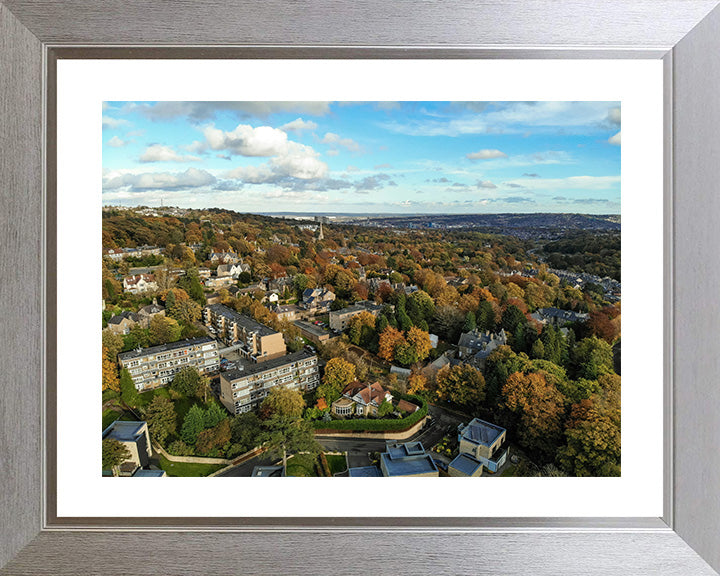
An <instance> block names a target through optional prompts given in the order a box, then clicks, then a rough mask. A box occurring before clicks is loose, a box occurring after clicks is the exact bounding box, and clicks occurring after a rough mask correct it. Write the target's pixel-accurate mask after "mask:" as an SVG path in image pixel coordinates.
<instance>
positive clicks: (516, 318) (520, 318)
mask: <svg viewBox="0 0 720 576" xmlns="http://www.w3.org/2000/svg"><path fill="white" fill-rule="evenodd" d="M526 322H527V318H525V314H523V312H522V310H520V308H518V307H517V306H515V305H514V304H510V305H509V306H508V307H507V308H506V309H505V312H503V315H502V320H501V321H500V324H502V327H503V328H504V329H505V331H506V332H508V333H509V334H514V333H515V330H516V329H517V327H518V325H519V324H525V323H526Z"/></svg>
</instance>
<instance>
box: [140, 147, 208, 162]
mask: <svg viewBox="0 0 720 576" xmlns="http://www.w3.org/2000/svg"><path fill="white" fill-rule="evenodd" d="M199 160H200V158H198V157H197V156H180V155H179V154H178V153H177V152H175V150H173V149H172V147H171V146H163V145H162V144H153V145H152V146H149V147H148V148H147V149H146V150H145V152H143V153H142V156H140V162H197V161H199Z"/></svg>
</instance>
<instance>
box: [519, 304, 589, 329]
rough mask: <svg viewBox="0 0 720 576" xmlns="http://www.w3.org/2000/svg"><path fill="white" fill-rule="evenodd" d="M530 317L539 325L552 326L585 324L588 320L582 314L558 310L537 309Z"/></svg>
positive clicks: (585, 315) (586, 316)
mask: <svg viewBox="0 0 720 576" xmlns="http://www.w3.org/2000/svg"><path fill="white" fill-rule="evenodd" d="M530 317H531V318H532V319H533V320H536V321H538V322H540V323H541V324H552V325H553V326H565V324H570V323H571V322H585V321H586V320H587V319H588V315H587V314H584V313H583V312H573V311H572V310H561V309H560V308H538V309H537V311H536V312H534V313H532V314H530Z"/></svg>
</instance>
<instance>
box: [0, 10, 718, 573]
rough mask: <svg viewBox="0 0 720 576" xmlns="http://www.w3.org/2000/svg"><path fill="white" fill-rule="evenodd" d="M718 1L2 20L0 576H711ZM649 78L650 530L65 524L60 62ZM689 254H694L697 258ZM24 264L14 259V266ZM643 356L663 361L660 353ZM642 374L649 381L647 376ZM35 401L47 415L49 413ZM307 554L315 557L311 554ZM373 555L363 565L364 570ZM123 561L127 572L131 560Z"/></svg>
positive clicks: (98, 13)
mask: <svg viewBox="0 0 720 576" xmlns="http://www.w3.org/2000/svg"><path fill="white" fill-rule="evenodd" d="M718 3H719V2H718V1H717V0H662V1H648V0H642V1H633V2H620V1H618V0H616V1H613V2H606V3H603V4H602V5H599V4H597V3H594V2H591V1H590V0H575V1H573V2H563V3H562V4H560V3H553V2H534V3H527V2H522V1H519V0H493V1H490V0H486V1H484V2H471V1H468V0H454V1H451V2H445V3H434V2H426V3H422V4H418V3H415V2H411V1H407V0H403V1H399V2H395V3H392V5H386V3H381V2H379V1H373V2H367V3H363V4H362V5H358V4H357V3H352V2H349V1H347V0H342V1H336V2H332V3H329V2H320V1H313V2H309V3H305V4H302V5H299V4H298V5H296V4H290V3H282V2H280V1H278V0H272V1H270V2H264V3H262V4H260V3H254V2H248V1H240V0H213V1H207V2H205V3H203V5H202V17H201V18H199V17H198V15H199V7H198V5H197V4H195V3H179V2H176V3H172V4H170V3H153V4H150V5H148V4H147V3H145V2H141V1H140V0H129V1H126V2H122V3H119V2H112V1H110V0H96V1H95V2H92V3H91V2H88V1H87V0H68V1H63V2H59V1H57V2H45V3H42V4H38V3H36V2H32V0H0V78H3V79H9V81H3V82H2V83H0V103H1V104H2V107H1V108H0V110H2V112H1V113H0V114H1V116H0V134H1V135H2V139H1V140H0V142H2V144H3V146H2V149H3V152H2V155H1V157H0V195H1V196H0V197H1V198H2V203H1V205H2V211H1V212H0V221H1V222H2V228H1V231H0V234H1V235H2V242H0V246H2V251H3V254H2V255H3V258H2V259H0V278H2V280H1V282H2V284H1V285H2V286H3V299H2V307H3V313H4V314H3V316H4V318H3V322H2V323H1V324H0V338H2V341H3V342H4V344H5V346H4V347H3V350H2V353H1V354H2V366H3V371H2V372H3V376H2V379H3V391H4V397H3V401H2V404H1V405H0V406H1V407H2V408H1V410H0V415H1V416H2V418H0V472H1V473H2V478H3V490H1V491H0V520H1V523H0V567H2V570H0V574H78V573H88V574H92V573H103V574H113V573H120V572H123V573H127V571H128V566H129V565H132V571H133V572H136V573H146V574H166V573H188V574H192V573H198V574H207V573H209V572H220V573H236V572H239V573H278V572H280V571H282V572H290V573H298V574H302V573H307V574H317V573H325V572H329V571H331V570H332V571H338V570H339V566H341V565H339V564H338V563H337V562H338V555H337V552H338V551H339V550H342V551H343V556H344V557H345V558H356V557H357V556H358V555H359V554H363V556H362V557H363V559H364V560H363V562H362V563H354V562H348V563H344V564H343V565H342V566H343V567H342V570H339V571H341V572H344V573H359V572H367V571H368V570H371V569H372V570H375V571H376V572H379V573H388V572H398V573H406V572H410V571H413V572H421V573H471V574H477V573H485V574H513V573H526V572H527V570H528V568H529V567H532V572H533V573H534V574H558V573H560V574H564V573H568V574H577V573H583V574H593V573H597V574H626V573H627V574H639V575H642V574H707V575H710V574H715V573H716V572H715V570H718V569H720V551H718V546H717V543H718V536H717V535H718V534H720V496H719V495H720V481H719V480H718V477H717V474H715V473H714V471H716V470H717V469H718V467H720V450H718V446H717V444H718V439H719V438H720V416H718V414H717V410H715V409H714V407H715V406H717V405H718V404H719V402H720V389H718V388H717V387H714V388H713V386H712V382H714V377H715V371H714V367H715V361H714V359H715V358H716V357H717V356H718V352H720V350H719V349H720V345H718V344H717V343H716V342H717V340H716V339H714V338H713V332H712V331H713V328H714V323H713V319H714V318H715V317H716V314H714V313H715V312H716V311H717V310H718V304H717V303H715V302H713V298H712V295H713V294H714V289H715V288H716V286H717V285H718V280H719V279H720V278H719V277H720V273H719V272H718V270H717V269H716V267H714V266H713V262H712V252H710V249H711V247H714V246H715V245H717V243H718V240H720V232H719V231H718V227H717V226H716V225H715V222H714V217H713V216H714V214H715V212H716V210H715V209H716V208H720V206H718V204H720V200H718V199H717V195H716V194H715V186H714V185H715V183H716V182H717V180H718V177H720V165H719V164H718V163H717V161H715V156H714V154H715V152H714V151H715V150H716V149H717V148H718V146H719V145H720V136H718V131H717V128H718V126H720V102H718V100H717V98H716V97H715V95H716V94H717V93H718V89H720V62H718V59H717V53H718V49H719V48H720V41H719V40H718V37H719V34H718V32H720V9H718V8H717V5H718ZM209 57H213V58H261V59H264V58H407V57H413V58H509V57H512V58H530V59H532V58H653V59H662V60H663V62H664V68H665V97H666V106H665V124H666V126H665V134H666V138H665V166H666V173H665V214H664V222H665V231H666V234H665V245H664V251H665V285H664V290H665V309H664V311H663V314H664V318H665V346H664V347H665V350H664V351H663V352H664V358H665V363H664V366H665V403H666V416H665V438H664V445H665V460H666V464H665V502H664V510H665V512H664V514H663V516H662V518H658V519H654V518H623V519H611V518H567V519H553V518H536V519H532V518H513V519H509V518H508V519H492V520H490V519H447V518H446V519H442V518H441V519H426V518H412V519H392V518H389V519H369V520H368V519H338V518H314V519H303V518H293V519H287V518H285V519H284V518H275V519H256V520H254V521H250V522H244V523H243V524H242V525H239V524H238V522H237V520H233V519H207V518H205V519H203V518H194V519H187V518H185V519H183V518H178V519H163V520H162V522H158V521H157V520H153V519H140V518H137V519H133V518H124V519H104V518H99V519H93V520H87V519H60V518H58V517H57V516H56V515H55V514H54V510H55V508H54V492H53V472H54V466H55V462H54V459H53V457H52V455H53V449H52V447H53V438H54V431H55V426H56V415H55V412H54V410H53V409H52V408H53V405H52V393H51V392H52V373H53V366H54V361H55V358H54V346H53V342H54V340H55V337H56V328H57V327H56V326H54V323H53V317H54V306H55V304H54V299H53V297H52V295H53V286H55V284H56V281H57V280H58V277H57V271H56V269H55V267H54V265H53V264H54V252H53V242H52V239H53V238H54V236H55V228H54V218H53V209H54V196H53V190H54V188H55V181H54V177H55V176H54V169H55V164H54V158H55V143H54V141H53V137H52V135H53V134H54V129H55V124H54V120H55V116H54V97H55V93H54V84H53V79H54V72H55V64H56V62H57V60H58V59H60V58H209ZM703 248H704V250H703ZM20 254H23V255H24V257H23V258H19V257H18V256H19V255H20ZM658 355H660V351H658ZM649 361H657V360H656V359H655V358H653V359H649ZM46 391H49V392H50V394H49V395H48V396H46ZM319 543H321V544H319ZM368 550H373V551H374V552H375V554H372V555H371V557H370V558H368V556H367V551H368ZM129 559H132V560H129Z"/></svg>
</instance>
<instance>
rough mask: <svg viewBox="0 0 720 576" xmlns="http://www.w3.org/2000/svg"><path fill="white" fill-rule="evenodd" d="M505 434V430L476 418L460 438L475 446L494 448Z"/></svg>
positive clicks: (461, 433)
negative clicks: (496, 442)
mask: <svg viewBox="0 0 720 576" xmlns="http://www.w3.org/2000/svg"><path fill="white" fill-rule="evenodd" d="M503 432H505V428H501V427H500V426H496V425H495V424H490V422H485V420H480V418H474V419H473V420H472V421H471V422H470V423H469V424H468V425H467V426H465V427H464V428H463V429H462V430H461V431H460V437H461V438H462V439H464V440H467V441H469V442H473V443H474V444H481V445H483V446H492V445H493V443H494V442H495V441H496V440H497V439H498V438H499V437H500V436H501V435H502V433H503Z"/></svg>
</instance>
